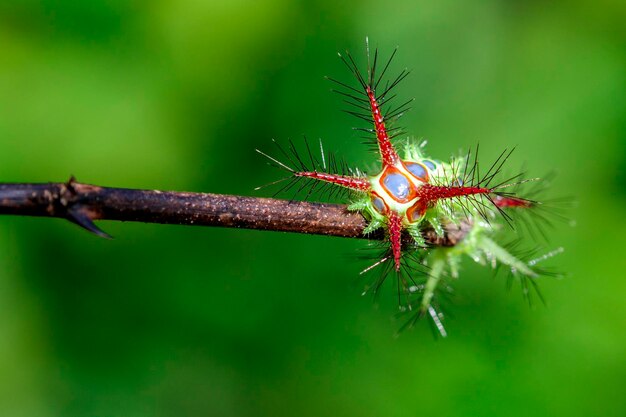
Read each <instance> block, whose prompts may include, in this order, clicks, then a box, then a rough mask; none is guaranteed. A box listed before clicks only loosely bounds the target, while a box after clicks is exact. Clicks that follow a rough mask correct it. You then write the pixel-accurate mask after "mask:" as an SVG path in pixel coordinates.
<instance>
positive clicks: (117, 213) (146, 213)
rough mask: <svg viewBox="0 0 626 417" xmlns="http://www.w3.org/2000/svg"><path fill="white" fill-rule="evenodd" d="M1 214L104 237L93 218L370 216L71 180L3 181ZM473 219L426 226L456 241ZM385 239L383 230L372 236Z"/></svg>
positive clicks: (354, 229)
mask: <svg viewBox="0 0 626 417" xmlns="http://www.w3.org/2000/svg"><path fill="white" fill-rule="evenodd" d="M0 214H14V215H21V216H43V217H59V218H64V219H67V220H70V221H72V222H74V223H77V224H78V225H80V226H82V227H84V228H85V229H87V230H89V231H91V232H93V233H95V234H97V235H99V236H103V237H109V236H108V235H107V234H106V233H105V232H103V231H102V230H100V229H99V228H98V227H97V226H96V225H95V224H94V223H93V220H120V221H132V222H144V223H161V224H183V225H190V226H221V227H237V228H244V229H259V230H275V231H283V232H296V233H309V234H317V235H327V236H339V237H352V238H363V237H364V236H363V229H364V228H365V226H366V225H367V221H366V220H365V219H364V218H363V216H361V215H360V214H358V213H352V212H349V211H347V209H346V206H345V205H338V204H322V203H308V202H302V201H287V200H276V199H271V198H255V197H242V196H231V195H220V194H206V193H188V192H173V191H157V190H134V189H125V188H110V187H100V186H96V185H89V184H81V183H79V182H76V181H75V180H74V179H73V178H72V179H70V181H69V182H67V183H47V184H8V183H7V184H0ZM469 227H470V226H469V225H468V224H461V226H453V225H451V226H448V228H447V233H446V236H444V237H437V236H436V234H435V233H434V231H432V230H426V231H425V232H424V236H425V238H426V240H427V242H429V243H431V244H433V245H438V246H453V245H455V244H456V243H457V242H458V241H459V240H460V239H462V238H463V237H464V236H465V234H466V233H467V231H468V230H469ZM369 238H371V239H383V238H384V234H383V233H382V232H380V233H375V234H374V235H371V236H369Z"/></svg>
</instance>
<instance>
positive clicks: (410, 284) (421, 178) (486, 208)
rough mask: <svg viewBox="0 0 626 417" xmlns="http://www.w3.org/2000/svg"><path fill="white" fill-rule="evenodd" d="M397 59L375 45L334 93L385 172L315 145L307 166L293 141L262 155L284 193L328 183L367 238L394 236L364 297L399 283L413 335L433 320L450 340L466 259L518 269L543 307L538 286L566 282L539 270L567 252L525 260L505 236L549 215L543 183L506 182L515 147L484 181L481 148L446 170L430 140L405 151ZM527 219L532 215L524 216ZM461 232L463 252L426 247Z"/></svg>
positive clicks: (350, 61) (349, 63) (533, 253)
mask: <svg viewBox="0 0 626 417" xmlns="http://www.w3.org/2000/svg"><path fill="white" fill-rule="evenodd" d="M397 51H398V49H397V48H396V49H394V51H393V52H392V53H391V55H390V56H389V58H388V59H387V60H384V61H381V60H380V57H379V52H378V49H377V48H376V49H375V50H374V52H373V54H370V48H369V42H368V40H367V39H366V56H367V68H366V71H365V73H363V72H361V71H360V70H359V67H358V66H357V64H356V61H355V59H354V58H353V56H352V55H351V54H350V53H349V52H346V54H345V55H343V54H341V53H340V54H338V55H339V58H340V59H341V61H342V62H343V64H345V66H346V67H347V69H348V70H349V72H350V73H351V74H352V76H353V77H354V79H355V80H356V83H355V84H354V85H351V84H349V83H345V82H343V81H340V80H337V79H335V78H331V77H327V79H328V80H329V81H330V82H332V83H333V84H334V86H335V88H334V89H333V91H334V92H336V93H337V94H339V95H340V96H341V97H342V98H343V101H344V102H345V103H346V104H347V105H348V106H349V109H348V110H346V112H347V113H349V114H351V115H353V116H355V117H356V118H358V119H360V120H362V121H364V122H366V123H367V126H366V127H357V128H355V129H356V130H358V131H361V132H364V133H365V134H366V135H367V140H368V144H370V145H371V146H372V148H373V149H375V151H376V152H377V154H378V156H379V158H380V167H379V169H378V170H377V172H376V173H375V174H374V175H368V174H366V173H365V172H363V171H361V170H358V169H351V168H348V166H347V164H345V163H344V162H343V161H340V160H338V159H337V158H335V157H334V155H333V154H327V153H326V152H325V151H324V149H323V146H322V144H321V142H320V154H321V155H320V157H319V158H318V157H315V156H314V155H313V153H312V152H311V148H310V146H309V144H308V142H306V139H305V144H306V149H307V153H308V158H307V157H302V156H301V155H300V152H299V151H298V150H297V149H296V147H295V146H294V144H293V142H291V141H290V142H289V146H288V147H287V148H284V147H282V146H280V145H279V144H278V143H276V144H277V146H278V148H279V150H280V153H281V154H282V155H283V157H284V158H285V159H284V160H280V159H279V158H277V157H273V156H270V155H268V154H267V153H265V152H263V151H260V150H258V149H257V152H259V153H260V154H261V155H263V156H264V157H266V158H268V160H269V161H270V163H271V164H273V165H275V166H278V167H279V168H282V169H284V170H286V171H287V172H288V174H289V176H288V177H287V178H284V180H289V181H288V183H287V185H285V186H284V187H283V188H282V189H281V191H284V190H287V189H290V188H292V187H295V186H296V185H297V184H299V183H300V182H301V181H305V183H304V184H303V185H300V186H298V188H299V189H303V188H305V187H306V186H307V185H308V186H309V191H308V194H307V197H308V195H310V193H311V192H312V191H313V190H314V189H316V188H319V187H318V185H320V184H324V185H326V186H329V187H331V188H330V189H329V190H330V192H331V193H332V192H336V191H337V190H344V191H347V192H348V194H349V198H350V204H349V206H348V209H349V210H351V211H357V212H359V213H361V214H362V215H363V216H364V217H365V218H366V219H367V220H368V222H369V223H368V226H367V227H366V228H365V230H364V234H366V235H369V234H371V233H373V232H375V231H377V230H378V229H384V233H385V236H386V240H385V245H386V246H385V248H384V250H383V253H382V254H381V255H380V256H379V257H378V259H377V260H376V262H375V263H374V264H373V265H371V266H369V267H368V268H366V269H365V270H363V271H362V272H361V273H362V274H365V273H370V271H373V270H381V273H380V275H379V277H378V278H376V279H375V280H374V281H373V282H371V283H370V284H368V285H367V286H366V289H365V291H364V294H366V293H368V292H373V293H374V294H377V293H378V292H379V290H380V288H381V287H382V285H383V283H384V282H385V281H386V279H387V277H388V276H390V275H395V277H396V287H397V292H398V303H399V307H400V311H401V312H402V313H409V314H410V318H409V320H407V321H406V324H405V325H404V326H402V327H403V328H404V327H407V326H413V325H414V324H415V322H416V321H417V320H418V319H419V318H421V317H424V316H429V317H430V318H431V319H432V321H431V323H432V325H433V326H434V328H435V330H436V331H437V332H438V333H439V334H441V335H442V336H446V335H447V332H446V330H445V327H444V325H443V318H444V315H443V313H442V310H441V304H442V300H444V299H445V298H446V296H447V293H448V292H449V290H450V286H449V284H448V283H447V281H448V278H453V279H454V278H457V277H458V276H459V264H460V262H461V258H462V257H463V256H469V257H470V258H472V259H474V260H475V261H477V262H479V263H482V264H489V265H491V266H493V267H496V266H498V265H504V266H506V267H508V269H509V271H510V277H511V280H510V282H512V280H518V281H519V282H520V285H521V287H522V289H523V293H524V296H525V297H527V298H528V300H529V301H530V300H531V298H530V297H531V293H532V292H535V293H536V294H538V295H539V297H540V298H541V293H540V292H539V289H538V286H537V278H538V277H539V276H541V275H556V274H555V273H553V272H552V271H550V270H548V269H541V268H539V266H538V264H539V263H540V262H542V261H544V260H545V259H548V258H550V257H552V256H553V255H556V254H558V253H560V252H562V251H563V249H562V248H558V249H556V250H553V251H552V252H548V253H545V254H542V255H541V254H538V252H537V250H534V249H533V250H529V251H526V252H520V251H519V250H517V253H516V248H518V247H519V241H513V242H511V243H509V244H500V243H497V239H496V237H497V236H498V235H499V234H500V232H501V231H502V229H503V228H507V227H509V226H511V227H515V225H516V223H518V221H519V220H518V219H519V218H522V219H524V218H525V219H531V220H533V216H532V215H530V216H527V214H528V213H530V212H532V211H533V210H537V209H543V208H545V207H544V206H543V205H542V202H541V201H539V200H537V199H536V198H535V195H536V194H537V193H529V194H528V196H526V197H525V196H522V195H521V194H522V192H521V190H522V189H523V188H524V187H525V185H526V184H528V183H531V182H538V181H539V179H537V178H530V179H528V178H523V175H522V174H518V175H514V176H511V177H508V178H504V179H502V176H503V168H504V166H505V164H506V162H507V161H508V160H509V158H510V156H511V154H512V152H513V150H514V149H515V148H512V149H505V150H504V151H502V153H501V154H500V155H499V157H498V158H497V159H496V160H495V161H494V162H493V163H492V164H491V165H490V166H489V168H488V169H487V171H486V172H484V173H481V172H480V169H479V160H478V151H479V148H478V146H476V148H475V150H474V151H472V150H470V151H468V152H467V153H466V154H464V155H461V156H456V157H453V158H451V159H450V160H449V161H447V162H443V161H442V160H438V159H434V158H431V157H430V156H429V155H427V153H426V151H425V145H426V143H425V142H424V141H422V142H420V141H416V140H412V139H410V138H407V139H405V140H403V141H402V143H400V144H398V143H396V142H397V141H396V139H398V138H399V137H401V136H405V131H404V130H403V129H402V128H401V127H397V125H396V124H397V121H398V120H399V119H400V118H401V117H402V115H403V114H404V113H405V112H406V111H407V110H408V109H409V107H410V104H411V102H412V101H413V100H408V101H404V102H401V103H400V104H397V103H396V102H397V94H396V93H395V90H396V87H397V86H398V85H399V84H400V83H401V82H402V81H403V80H404V79H405V78H406V77H407V76H408V74H409V71H408V70H407V69H404V70H402V71H401V72H400V73H399V74H398V75H396V76H395V77H392V78H387V73H388V70H389V69H390V66H391V64H392V62H393V60H394V58H395V56H396V53H397ZM381 62H382V64H381ZM305 161H307V162H305ZM309 161H310V162H309ZM279 181H280V180H279ZM279 181H277V182H279ZM259 188H260V187H259ZM519 212H522V213H523V214H522V216H521V217H520V216H518V214H519ZM556 215H557V216H560V214H559V213H556ZM538 216H539V217H538V219H539V220H540V221H541V220H545V219H546V217H545V216H543V215H541V214H539V215H538ZM454 228H456V229H461V230H462V231H463V238H462V239H460V240H459V241H458V242H456V244H454V245H453V246H447V247H444V246H433V245H428V244H427V243H426V240H425V239H424V234H425V233H426V231H429V232H430V233H435V234H436V236H438V237H443V236H444V235H445V234H446V233H448V231H449V230H451V229H454ZM530 230H532V228H530ZM407 236H408V239H407Z"/></svg>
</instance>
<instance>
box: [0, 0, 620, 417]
mask: <svg viewBox="0 0 626 417" xmlns="http://www.w3.org/2000/svg"><path fill="white" fill-rule="evenodd" d="M366 35H369V37H370V39H371V41H372V44H373V45H375V46H379V47H380V48H381V49H382V51H383V53H384V54H385V53H388V52H390V51H391V50H392V48H393V47H395V46H396V45H399V46H400V50H399V55H398V58H397V61H396V64H395V69H396V70H399V69H401V68H402V67H404V66H406V67H408V68H410V69H412V71H413V72H412V74H411V76H410V77H409V78H408V79H407V80H406V81H405V82H403V83H402V85H401V88H400V89H399V91H400V95H401V96H403V97H407V98H409V97H412V96H414V97H416V101H415V103H414V105H413V109H412V111H411V112H410V113H408V114H407V116H406V117H405V118H404V125H405V126H406V127H407V130H408V132H409V133H411V134H412V135H415V137H426V138H428V139H429V148H428V149H429V151H430V153H431V154H432V155H433V156H435V157H439V158H446V157H448V156H449V155H451V154H453V153H455V152H457V151H458V150H459V149H462V148H467V147H468V146H470V145H474V144H475V143H476V142H477V141H480V144H481V148H482V149H483V150H484V152H483V157H484V159H486V160H490V159H491V158H492V157H493V156H494V155H496V154H497V153H499V152H500V151H501V150H502V149H503V148H504V147H507V146H511V145H518V150H517V151H516V152H515V154H514V155H513V157H512V162H511V167H512V168H515V167H517V166H520V165H521V164H522V163H523V162H526V163H527V166H528V168H529V170H530V172H532V173H535V174H538V175H541V174H543V173H545V172H548V171H550V170H551V169H556V170H557V171H558V172H559V176H558V178H557V180H556V184H555V189H554V194H555V195H572V196H575V198H576V200H577V201H578V205H577V206H576V208H574V209H573V210H572V211H571V213H570V216H571V217H572V219H575V220H576V226H574V227H570V226H568V225H558V226H557V227H556V228H555V229H554V230H550V234H551V241H552V242H553V245H554V246H555V247H556V246H560V245H562V246H564V247H565V253H564V254H563V255H560V256H558V258H557V259H555V260H554V261H555V262H554V263H555V264H556V265H557V267H558V269H560V270H562V271H565V272H567V273H568V275H567V277H566V279H564V280H560V281H554V280H545V282H543V283H542V288H543V292H544V295H545V297H546V299H547V301H548V305H547V306H546V307H544V306H541V305H539V306H537V307H535V308H528V306H527V305H526V304H525V302H524V300H523V299H522V296H521V295H520V292H519V291H515V290H513V291H510V292H507V291H506V289H505V285H504V277H503V276H497V277H495V278H493V273H492V272H491V271H489V270H488V269H486V268H482V267H479V266H477V265H474V264H473V263H472V262H471V261H470V260H468V261H467V262H466V263H465V264H464V265H463V268H464V270H463V273H462V275H461V279H460V280H459V281H458V282H457V283H456V285H455V287H456V293H457V297H456V301H455V303H454V305H453V306H452V309H451V310H452V313H453V315H454V317H449V318H448V320H447V329H448V332H449V334H450V337H449V338H448V339H445V340H434V339H433V337H432V335H431V333H430V330H429V329H428V326H427V325H426V324H425V323H422V324H421V325H420V326H418V327H417V328H416V329H414V330H413V331H409V332H406V333H404V334H402V335H401V337H399V338H394V337H393V334H394V332H395V330H396V329H397V328H398V326H399V323H398V322H397V321H394V320H393V319H392V316H393V314H394V312H395V311H396V309H397V306H396V301H395V297H394V295H393V291H392V290H391V288H389V289H388V291H387V292H385V293H384V294H383V295H382V296H381V298H380V300H379V302H378V303H377V304H376V305H373V303H372V300H371V299H370V298H369V297H361V296H360V295H359V294H360V292H361V289H362V282H360V281H359V280H358V271H359V270H360V269H361V268H363V266H364V264H363V263H361V262H360V261H359V260H358V259H357V254H358V252H359V249H360V248H362V247H363V246H364V242H361V241H351V240H346V239H337V238H324V237H317V236H300V235H295V234H279V233H271V232H257V231H244V230H227V229H212V228H192V227H182V226H180V227H177V226H160V225H143V224H130V223H129V224H123V223H114V222H102V223H100V225H101V226H102V227H103V228H104V229H105V230H106V231H108V232H109V233H111V234H112V235H114V236H115V237H116V239H115V240H113V241H106V240H103V239H99V238H96V237H94V236H92V235H89V234H88V233H86V232H84V231H82V230H80V229H79V228H77V227H75V226H72V225H71V224H69V223H67V222H63V221H60V220H51V219H37V218H18V217H3V218H0V415H2V416H38V417H46V416H196V415H198V416H199V415H209V416H231V415H232V416H259V415H267V416H281V415H284V416H293V415H297V416H320V415H322V416H323V415H333V416H413V415H415V416H417V415H470V416H483V415H484V416H529V415H531V416H569V417H571V416H595V415H597V416H624V415H626V400H625V398H624V392H626V332H625V329H626V303H625V302H624V301H625V300H624V293H625V292H626V280H625V279H624V278H625V275H626V273H625V271H626V262H625V261H624V255H623V254H622V252H623V251H624V250H625V249H626V245H624V243H623V242H624V236H626V222H625V220H624V214H626V211H625V209H626V193H625V191H624V190H625V187H624V185H625V183H626V174H625V169H624V167H625V165H626V6H625V5H624V3H623V2H622V1H617V0H614V1H612V0H602V1H598V2H593V4H592V2H589V1H561V2H541V1H528V2H522V1H504V0H500V1H496V0H488V1H484V2H475V1H450V0H444V1H440V2H430V1H418V2H414V1H409V0H404V1H393V2H370V1H352V2H337V1H332V2H331V1H311V2H289V1H285V0H260V1H243V0H239V1H227V2H226V1H225V2H212V1H202V0H176V1H154V2H147V1H146V2H129V1H125V0H89V1H79V0H76V1H62V0H13V1H3V2H0V181H6V182H45V181H63V180H66V179H67V178H68V177H69V176H70V174H74V175H76V176H77V178H78V179H79V180H80V181H83V182H89V183H96V184H101V185H109V186H119V187H136V188H155V189H172V190H188V191H206V192H215V193H228V194H243V195H258V196H268V195H270V194H271V191H270V190H262V191H260V192H254V191H253V188H254V187H255V186H257V185H260V184H263V183H266V182H269V181H271V180H273V179H276V178H277V177H279V176H280V175H282V173H280V172H279V171H277V170H274V169H271V168H270V167H268V166H267V165H266V163H265V161H264V160H263V158H261V157H260V156H259V155H257V154H256V153H255V152H254V149H255V148H263V149H271V144H270V140H271V138H276V139H278V140H282V141H284V140H287V139H288V138H293V139H295V140H300V138H301V137H302V135H303V134H306V135H307V136H308V137H309V138H312V139H317V138H318V137H321V138H323V139H324V141H325V144H326V147H327V148H328V149H331V150H336V151H337V152H338V153H339V154H342V155H345V156H346V158H347V159H348V160H349V161H351V162H352V163H353V164H354V165H355V166H361V167H362V166H368V165H371V161H372V159H373V158H374V157H373V156H372V155H370V154H368V152H367V151H366V150H365V149H364V147H363V146H361V145H360V140H359V139H358V138H357V134H355V133H354V132H353V131H352V130H350V127H352V126H354V125H355V124H356V123H358V122H357V121H356V120H353V118H351V117H350V116H348V115H345V114H344V113H341V112H340V109H341V108H342V105H341V102H340V100H339V98H338V97H335V96H333V95H332V94H331V93H329V89H330V87H331V86H330V85H329V83H328V82H327V81H325V80H324V79H323V76H324V75H332V76H334V77H337V78H339V79H342V80H346V81H348V80H350V76H349V75H348V74H347V72H346V70H345V68H344V67H343V66H342V64H341V63H340V61H339V60H338V59H337V57H336V52H337V51H340V50H345V49H346V48H349V49H350V50H351V51H353V52H354V54H355V55H357V56H359V57H361V56H362V55H361V54H362V51H363V43H364V38H365V36H366Z"/></svg>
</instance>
